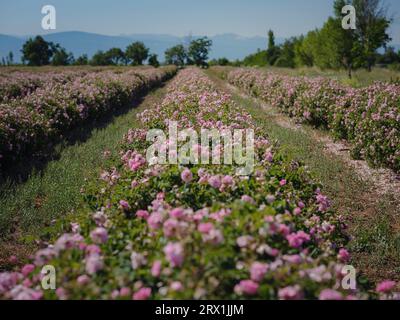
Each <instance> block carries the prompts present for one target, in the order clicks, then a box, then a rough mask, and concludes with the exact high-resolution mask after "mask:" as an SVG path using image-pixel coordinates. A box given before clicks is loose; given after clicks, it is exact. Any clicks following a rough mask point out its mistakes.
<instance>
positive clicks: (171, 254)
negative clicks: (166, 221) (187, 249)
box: [164, 242, 183, 267]
mask: <svg viewBox="0 0 400 320" xmlns="http://www.w3.org/2000/svg"><path fill="white" fill-rule="evenodd" d="M164 253H165V256H166V258H167V260H168V261H169V263H170V264H171V266H172V267H180V266H181V265H182V264H183V246H182V244H180V243H178V242H176V243H173V242H170V243H168V244H167V245H166V246H165V247H164Z"/></svg>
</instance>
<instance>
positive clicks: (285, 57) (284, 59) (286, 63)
mask: <svg viewBox="0 0 400 320" xmlns="http://www.w3.org/2000/svg"><path fill="white" fill-rule="evenodd" d="M298 41H299V40H298V39H296V38H292V39H290V40H286V41H285V43H284V44H283V45H282V47H281V49H280V55H279V57H278V59H277V60H276V61H275V63H274V65H275V66H276V67H285V68H294V67H295V66H296V62H295V46H296V43H297V42H298Z"/></svg>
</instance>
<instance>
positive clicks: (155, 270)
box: [0, 68, 399, 300]
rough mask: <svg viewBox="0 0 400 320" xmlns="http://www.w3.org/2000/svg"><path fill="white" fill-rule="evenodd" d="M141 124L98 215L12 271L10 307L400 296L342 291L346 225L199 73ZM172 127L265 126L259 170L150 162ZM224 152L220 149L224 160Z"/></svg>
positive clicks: (176, 84) (386, 285)
mask: <svg viewBox="0 0 400 320" xmlns="http://www.w3.org/2000/svg"><path fill="white" fill-rule="evenodd" d="M139 119H140V120H141V123H142V124H143V127H141V128H136V129H132V130H130V131H129V132H128V133H127V134H126V136H125V137H124V139H123V142H122V143H121V152H120V154H119V155H118V156H117V157H115V158H109V159H108V161H109V164H108V166H107V169H106V170H105V171H104V172H102V174H101V176H100V178H99V180H98V181H95V182H93V184H89V185H88V186H86V187H85V190H84V191H83V192H84V195H85V199H86V204H87V206H86V208H85V209H82V210H81V211H80V213H79V214H75V215H73V216H71V217H70V218H69V219H70V221H68V220H67V221H63V223H62V224H63V225H65V226H69V225H70V227H68V230H66V232H67V233H65V234H63V235H62V236H61V237H60V238H59V239H58V240H57V241H55V243H54V245H49V246H48V247H46V248H44V249H42V250H40V251H38V252H37V253H36V254H35V255H34V257H33V259H32V263H30V264H26V265H24V266H23V267H22V268H20V269H17V270H16V271H10V272H4V273H0V298H3V299H124V300H125V299H134V300H144V299H242V298H252V299H288V300H290V299H292V300H293V299H366V298H370V297H371V298H376V297H380V298H397V297H399V294H396V293H393V290H394V289H395V286H396V284H395V283H394V282H390V281H386V282H383V283H381V284H379V286H378V287H377V290H376V292H375V291H374V290H373V291H371V292H367V291H362V290H360V289H358V290H352V291H346V290H343V289H341V286H340V283H341V280H342V278H343V276H344V274H343V272H342V269H343V265H345V264H347V263H348V262H349V259H350V255H349V253H348V251H347V250H346V249H345V248H344V245H345V243H346V237H345V236H344V235H343V233H342V230H343V228H344V224H343V221H342V217H340V216H337V215H336V214H335V213H334V212H333V211H331V210H330V209H329V200H328V199H327V197H326V196H324V195H323V194H322V193H321V191H320V189H319V186H318V185H316V184H315V183H314V182H313V181H312V180H310V178H309V176H308V173H307V172H306V170H305V168H304V167H303V166H302V165H300V164H299V163H296V162H294V161H289V160H287V159H285V158H284V157H283V156H282V155H281V154H280V153H279V151H278V150H277V149H276V146H274V145H272V144H271V143H270V141H269V140H268V137H267V136H265V133H263V132H262V131H260V129H259V128H257V127H255V126H254V123H253V121H252V118H251V116H250V115H249V114H248V113H246V112H245V111H244V110H242V109H241V108H239V107H238V106H236V105H235V104H234V102H233V101H232V100H231V98H230V97H229V96H228V95H226V94H224V93H223V92H220V91H218V90H217V89H216V88H215V86H214V84H213V83H212V82H211V81H210V80H209V79H208V78H207V77H206V76H205V75H204V73H202V72H201V71H200V70H199V69H195V68H189V69H185V70H183V71H181V72H180V73H179V74H178V75H177V76H176V78H175V79H174V80H173V81H172V82H171V83H170V84H169V87H168V93H167V95H166V96H165V98H164V100H163V102H162V103H161V104H160V105H157V106H154V108H151V109H149V110H146V111H144V112H143V113H141V114H140V115H139ZM170 121H176V122H178V126H179V129H183V128H191V129H192V130H195V131H196V132H198V131H199V130H200V129H201V128H202V129H204V128H216V129H220V130H224V129H227V130H233V129H239V128H245V129H248V128H252V129H254V130H255V135H256V140H255V153H256V154H255V158H256V159H255V160H256V166H255V169H254V172H253V173H252V174H251V175H249V176H246V177H244V176H238V175H236V169H237V165H235V164H232V165H207V164H192V165H185V166H182V165H177V164H167V165H149V162H148V161H147V160H146V158H145V154H146V150H147V148H148V147H149V146H150V144H151V143H152V142H148V141H147V140H146V135H147V132H148V130H149V129H160V130H163V131H164V132H167V131H168V124H169V123H170ZM181 143H183V142H181ZM170 144H171V141H169V140H167V141H165V144H164V145H163V147H164V148H165V149H168V148H169V146H170ZM219 147H220V148H216V149H213V152H214V151H215V150H219V152H220V153H221V154H222V153H223V152H224V146H223V145H219ZM192 148H193V151H194V152H197V153H198V154H200V153H201V154H207V153H209V152H210V151H211V150H210V148H209V147H207V146H199V145H196V144H195V145H193V146H192ZM105 155H106V156H107V155H108V153H107V152H105ZM108 157H109V155H108ZM71 219H73V220H71ZM14 260H15V258H13V257H12V258H11V261H14ZM44 265H52V266H54V267H55V269H56V275H57V289H56V290H43V289H42V287H41V279H43V275H42V274H41V272H40V271H41V269H42V267H43V266H44Z"/></svg>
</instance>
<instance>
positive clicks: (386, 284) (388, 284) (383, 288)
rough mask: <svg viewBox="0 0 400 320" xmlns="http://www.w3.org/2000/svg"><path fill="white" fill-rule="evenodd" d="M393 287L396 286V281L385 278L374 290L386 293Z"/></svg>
mask: <svg viewBox="0 0 400 320" xmlns="http://www.w3.org/2000/svg"><path fill="white" fill-rule="evenodd" d="M395 287H396V282H394V281H390V280H385V281H383V282H381V283H379V284H378V285H377V286H376V292H379V293H387V292H390V291H392V290H393V289H394V288H395Z"/></svg>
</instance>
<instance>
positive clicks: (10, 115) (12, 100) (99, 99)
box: [0, 67, 175, 168]
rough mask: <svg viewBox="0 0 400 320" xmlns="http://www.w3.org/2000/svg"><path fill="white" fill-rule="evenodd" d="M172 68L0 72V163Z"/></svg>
mask: <svg viewBox="0 0 400 320" xmlns="http://www.w3.org/2000/svg"><path fill="white" fill-rule="evenodd" d="M174 72H175V69H174V68H172V67H171V68H169V67H166V68H163V69H159V70H155V69H154V70H152V69H143V70H140V69H138V70H134V71H127V72H116V71H112V70H111V71H110V70H108V71H107V70H104V71H102V70H98V71H97V72H87V71H82V70H75V71H70V70H68V71H64V72H42V73H29V72H28V73H26V72H15V73H12V74H11V75H8V74H6V75H2V76H1V77H0V94H1V100H0V165H1V164H4V163H5V164H7V163H10V162H11V163H12V162H13V161H15V160H17V159H19V158H20V157H21V156H23V155H26V154H32V153H35V152H40V151H42V149H44V148H46V147H47V146H48V145H49V144H52V143H54V142H56V141H57V139H59V138H60V135H62V134H63V133H64V132H66V131H67V130H69V129H71V128H73V127H77V126H80V125H82V124H84V123H85V122H87V121H88V120H90V119H93V118H95V117H99V116H101V115H102V114H105V113H108V112H110V111H112V110H113V109H117V108H119V107H121V106H123V105H126V104H127V103H128V102H129V101H132V99H134V98H137V97H139V96H140V95H142V94H143V93H144V92H145V91H147V90H149V89H150V88H152V87H154V86H156V85H159V84H160V83H161V82H162V81H164V80H166V79H168V78H169V77H171V76H172V75H173V73H174ZM0 168H1V167H0Z"/></svg>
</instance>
